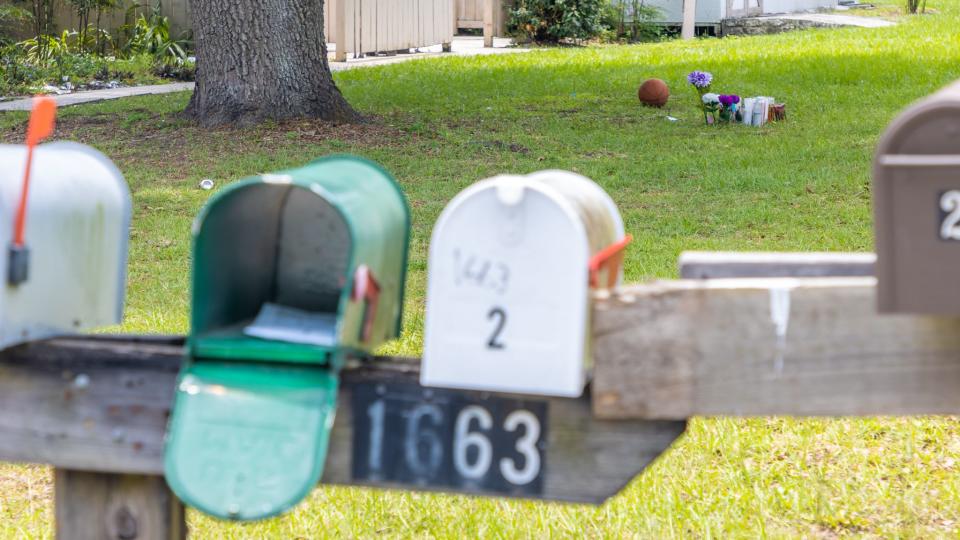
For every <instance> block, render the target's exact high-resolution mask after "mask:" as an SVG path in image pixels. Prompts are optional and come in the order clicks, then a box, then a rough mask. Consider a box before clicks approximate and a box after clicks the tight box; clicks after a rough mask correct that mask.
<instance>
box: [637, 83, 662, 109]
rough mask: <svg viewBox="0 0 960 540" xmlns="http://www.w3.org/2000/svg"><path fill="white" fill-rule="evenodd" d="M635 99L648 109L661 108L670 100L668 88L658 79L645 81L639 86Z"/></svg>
mask: <svg viewBox="0 0 960 540" xmlns="http://www.w3.org/2000/svg"><path fill="white" fill-rule="evenodd" d="M637 97H639V98H640V103H643V104H644V105H646V106H648V107H663V106H664V105H666V104H667V100H668V99H670V88H669V87H668V86H667V83H665V82H663V81H661V80H660V79H647V80H646V81H644V82H643V84H641V85H640V90H638V91H637Z"/></svg>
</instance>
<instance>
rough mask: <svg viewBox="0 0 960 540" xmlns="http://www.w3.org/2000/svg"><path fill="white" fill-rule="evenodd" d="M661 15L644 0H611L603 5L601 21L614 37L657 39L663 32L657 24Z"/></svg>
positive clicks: (633, 39)
mask: <svg viewBox="0 0 960 540" xmlns="http://www.w3.org/2000/svg"><path fill="white" fill-rule="evenodd" d="M662 15H663V14H662V12H661V10H660V9H659V8H657V7H655V6H649V5H647V4H646V2H645V0H613V1H611V2H610V3H609V4H607V6H605V9H604V21H603V22H604V25H605V26H607V27H608V28H610V30H611V32H612V37H613V38H614V39H625V40H627V41H657V40H659V39H660V38H662V37H663V34H664V28H663V26H661V25H659V24H657V21H658V20H660V19H661V17H662Z"/></svg>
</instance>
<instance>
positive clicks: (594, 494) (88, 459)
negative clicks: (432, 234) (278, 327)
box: [0, 337, 685, 502]
mask: <svg viewBox="0 0 960 540" xmlns="http://www.w3.org/2000/svg"><path fill="white" fill-rule="evenodd" d="M182 352H183V341H182V339H181V338H104V337H87V338H73V339H61V340H52V341H48V342H41V343H34V344H31V345H27V346H23V347H18V348H16V349H11V350H7V351H4V352H2V353H0V410H3V411H4V413H5V414H3V415H0V460H3V461H23V462H33V463H47V464H52V465H54V466H56V467H59V468H65V469H71V470H82V471H97V472H108V473H127V474H144V475H162V474H163V464H162V455H163V435H164V432H165V430H166V421H167V416H168V414H169V407H170V404H171V402H172V397H173V391H174V386H175V382H176V375H177V373H178V371H179V366H180V362H181V356H182ZM419 369H420V363H419V361H418V360H415V359H403V358H388V359H384V358H380V359H375V360H370V361H363V362H361V361H351V362H350V363H349V364H348V366H347V367H346V369H345V370H344V371H343V373H342V377H341V379H342V380H341V391H340V393H339V395H338V412H337V418H336V421H335V423H334V428H333V432H332V434H331V443H330V450H329V453H328V458H327V463H326V468H325V473H324V476H323V480H322V481H323V482H324V483H335V484H345V485H356V484H358V482H356V481H354V479H353V478H352V477H351V475H352V472H351V463H352V456H353V448H352V444H353V431H352V430H353V427H352V426H353V422H352V412H351V392H352V388H353V387H354V386H356V385H360V384H364V385H367V384H371V383H378V382H384V383H408V384H417V381H418V379H419ZM471 394H473V395H476V396H480V395H481V394H479V393H471ZM535 399H540V400H543V399H544V398H535ZM547 401H548V402H549V407H550V413H549V418H550V422H549V429H548V431H547V433H548V446H547V449H546V456H545V459H544V463H545V464H546V466H545V469H544V470H545V473H544V474H545V476H544V489H543V492H542V493H541V494H540V496H541V497H542V498H546V499H555V500H563V501H579V502H601V501H603V500H605V499H606V498H608V497H610V496H612V495H614V494H615V493H617V492H618V491H619V490H620V489H621V487H622V486H623V485H625V484H626V483H627V482H628V481H629V480H630V479H631V478H633V477H634V476H635V475H636V474H638V473H639V472H640V471H642V470H643V468H644V467H646V466H647V465H648V464H649V463H650V462H651V461H652V460H654V459H655V458H656V457H657V456H658V455H660V454H661V453H662V452H663V451H664V450H666V449H667V448H668V447H669V445H670V444H671V443H672V442H673V441H674V440H675V439H676V438H677V437H679V436H680V435H681V434H682V433H683V430H684V428H685V422H683V421H608V420H605V421H597V420H594V419H593V417H592V413H591V405H590V397H589V395H586V396H584V397H582V398H580V399H577V400H569V399H549V400H547ZM161 481H162V480H161ZM364 485H375V486H379V487H388V488H402V489H418V490H431V489H433V488H431V487H430V486H426V485H419V484H418V485H402V484H391V483H376V484H364ZM437 489H438V490H446V489H447V488H437ZM58 490H59V487H58ZM468 492H469V493H475V494H482V493H483V492H482V491H468ZM58 496H59V494H58Z"/></svg>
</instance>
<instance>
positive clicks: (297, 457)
mask: <svg viewBox="0 0 960 540" xmlns="http://www.w3.org/2000/svg"><path fill="white" fill-rule="evenodd" d="M193 233H194V251H193V304H192V316H191V330H190V337H189V340H188V351H187V352H188V358H187V361H186V363H185V365H184V367H183V370H182V371H181V374H180V380H179V382H178V386H177V391H176V396H175V399H174V408H173V413H172V417H171V420H170V429H169V432H168V435H167V444H166V454H165V457H164V467H165V472H166V477H167V482H168V483H169V484H170V487H171V489H173V491H174V492H175V493H176V494H177V495H178V496H179V497H180V498H181V499H182V500H183V501H184V502H185V503H187V504H189V505H190V506H193V507H196V508H198V509H200V510H202V511H204V512H206V513H208V514H211V515H214V516H217V517H221V518H225V519H237V520H253V519H261V518H265V517H269V516H273V515H276V514H278V513H280V512H283V511H284V510H286V509H288V508H290V507H291V506H293V505H295V504H296V503H297V502H299V501H300V500H301V499H302V498H303V497H304V496H306V495H307V494H308V493H309V492H310V490H311V489H312V488H313V487H314V486H315V485H316V483H317V482H318V481H319V480H320V476H321V474H322V472H323V464H324V461H325V459H326V453H327V443H328V438H329V433H330V429H331V427H332V426H333V418H334V412H335V409H336V400H337V384H338V376H337V373H338V370H339V368H340V366H341V365H342V364H343V361H344V359H345V358H346V357H348V356H360V355H365V354H368V353H369V352H370V351H371V350H372V349H373V348H374V347H376V346H377V345H379V344H381V343H383V342H384V341H387V340H389V339H392V338H395V337H397V336H398V335H399V333H400V322H401V312H402V309H403V286H404V276H405V273H406V262H407V261H406V259H407V248H408V244H409V236H410V214H409V209H408V207H407V204H406V201H405V199H404V197H403V194H402V192H401V191H400V188H399V186H398V185H397V183H396V182H395V181H394V179H393V178H392V177H391V176H390V174H389V173H387V172H386V171H385V170H383V169H382V168H380V167H379V166H377V165H375V164H373V163H371V162H369V161H365V160H363V159H359V158H355V157H348V156H337V157H329V158H325V159H320V160H318V161H315V162H313V163H311V164H310V165H307V166H306V167H303V168H300V169H294V170H289V171H284V172H281V173H277V174H265V175H262V176H257V177H252V178H248V179H246V180H243V181H240V182H238V183H236V184H234V185H231V186H230V187H228V188H226V189H224V190H223V191H222V192H221V193H219V194H218V195H217V196H215V197H214V198H213V199H212V200H211V201H210V202H209V203H208V204H207V205H206V207H205V208H204V209H203V211H202V212H201V213H200V215H199V216H198V218H197V220H196V222H195V223H194V231H193Z"/></svg>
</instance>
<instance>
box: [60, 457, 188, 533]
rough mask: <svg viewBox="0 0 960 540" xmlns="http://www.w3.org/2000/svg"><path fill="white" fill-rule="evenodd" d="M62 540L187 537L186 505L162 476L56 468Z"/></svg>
mask: <svg viewBox="0 0 960 540" xmlns="http://www.w3.org/2000/svg"><path fill="white" fill-rule="evenodd" d="M54 485H55V499H56V500H55V505H56V509H55V514H56V521H57V539H58V540H178V539H183V538H186V536H187V523H186V520H185V518H184V510H183V505H182V504H181V503H180V501H179V500H178V499H177V498H176V497H175V496H174V495H173V493H171V492H170V489H169V488H168V487H167V483H166V482H165V481H164V479H163V477H161V476H146V475H140V474H110V473H93V472H83V471H72V470H67V469H56V472H55V479H54Z"/></svg>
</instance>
